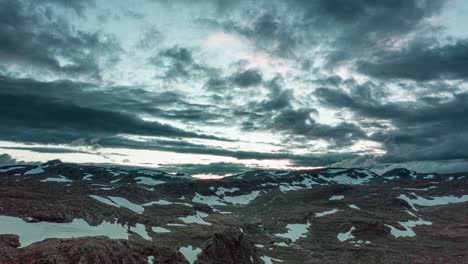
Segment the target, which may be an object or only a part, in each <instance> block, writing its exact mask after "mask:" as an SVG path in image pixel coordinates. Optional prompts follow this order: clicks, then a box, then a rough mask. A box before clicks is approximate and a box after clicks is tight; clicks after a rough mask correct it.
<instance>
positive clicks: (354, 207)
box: [348, 204, 361, 210]
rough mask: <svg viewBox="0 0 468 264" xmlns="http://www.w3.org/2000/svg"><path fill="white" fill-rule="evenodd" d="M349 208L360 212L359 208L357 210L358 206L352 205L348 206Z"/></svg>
mask: <svg viewBox="0 0 468 264" xmlns="http://www.w3.org/2000/svg"><path fill="white" fill-rule="evenodd" d="M348 206H349V208H352V209H356V210H361V208H359V207H358V206H356V205H354V204H348Z"/></svg>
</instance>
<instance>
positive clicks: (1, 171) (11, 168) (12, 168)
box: [0, 167, 26, 173]
mask: <svg viewBox="0 0 468 264" xmlns="http://www.w3.org/2000/svg"><path fill="white" fill-rule="evenodd" d="M24 168H26V167H10V168H8V169H1V170H0V173H3V172H9V171H12V170H19V169H24Z"/></svg>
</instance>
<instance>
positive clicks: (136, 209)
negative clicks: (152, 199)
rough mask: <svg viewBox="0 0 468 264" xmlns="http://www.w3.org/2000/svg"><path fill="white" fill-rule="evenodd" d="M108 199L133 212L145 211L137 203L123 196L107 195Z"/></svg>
mask: <svg viewBox="0 0 468 264" xmlns="http://www.w3.org/2000/svg"><path fill="white" fill-rule="evenodd" d="M109 199H110V200H111V201H112V202H114V203H115V204H117V205H119V206H121V207H125V208H127V209H129V210H132V211H134V212H135V213H138V214H142V213H143V212H144V211H145V208H143V206H141V205H139V204H135V203H132V202H130V201H129V200H127V199H125V198H123V197H115V196H109Z"/></svg>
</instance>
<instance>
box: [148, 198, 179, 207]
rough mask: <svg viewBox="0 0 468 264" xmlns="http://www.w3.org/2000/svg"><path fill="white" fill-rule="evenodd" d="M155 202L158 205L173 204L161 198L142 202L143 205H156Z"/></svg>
mask: <svg viewBox="0 0 468 264" xmlns="http://www.w3.org/2000/svg"><path fill="white" fill-rule="evenodd" d="M154 204H157V205H171V204H172V202H169V201H166V200H163V199H160V200H159V201H155V202H149V203H145V204H142V206H151V205H154Z"/></svg>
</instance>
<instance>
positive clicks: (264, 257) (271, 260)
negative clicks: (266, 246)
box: [260, 256, 283, 264]
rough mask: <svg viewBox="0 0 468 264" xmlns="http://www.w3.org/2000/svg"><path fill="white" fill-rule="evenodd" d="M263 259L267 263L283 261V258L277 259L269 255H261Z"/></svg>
mask: <svg viewBox="0 0 468 264" xmlns="http://www.w3.org/2000/svg"><path fill="white" fill-rule="evenodd" d="M260 259H261V260H263V263H265V264H274V263H273V261H274V262H283V261H282V260H281V259H275V258H272V257H268V256H261V257H260Z"/></svg>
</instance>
